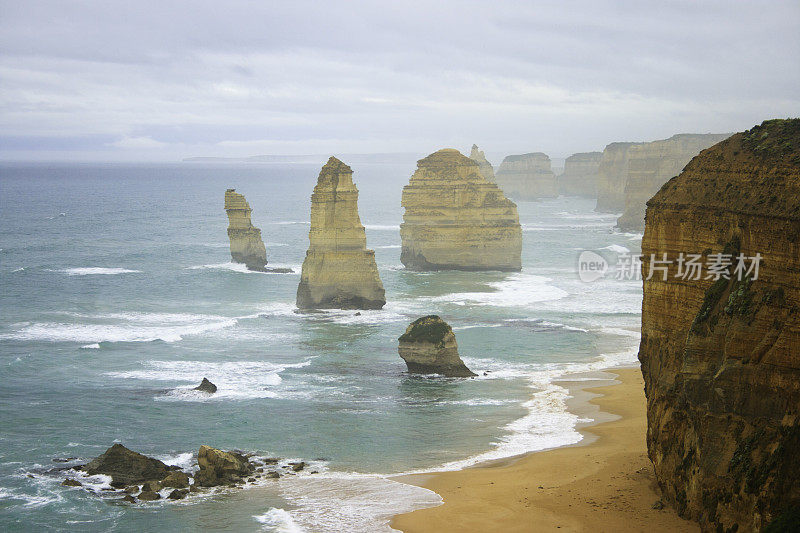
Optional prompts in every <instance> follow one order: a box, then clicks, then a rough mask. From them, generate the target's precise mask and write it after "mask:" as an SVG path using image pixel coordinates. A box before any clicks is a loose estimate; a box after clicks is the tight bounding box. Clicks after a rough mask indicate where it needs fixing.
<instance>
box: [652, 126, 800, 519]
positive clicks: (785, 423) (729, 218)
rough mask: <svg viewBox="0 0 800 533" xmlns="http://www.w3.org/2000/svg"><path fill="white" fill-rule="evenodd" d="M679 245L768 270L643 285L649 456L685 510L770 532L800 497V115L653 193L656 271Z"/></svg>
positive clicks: (733, 144) (733, 145)
mask: <svg viewBox="0 0 800 533" xmlns="http://www.w3.org/2000/svg"><path fill="white" fill-rule="evenodd" d="M681 252H683V253H697V254H703V256H704V258H703V259H704V261H702V262H703V263H704V264H705V260H707V259H709V254H711V253H720V252H724V253H731V254H733V256H734V261H733V262H734V264H735V263H736V260H735V257H736V255H737V254H739V253H741V254H744V256H746V257H750V256H755V255H756V254H759V253H760V254H761V256H762V260H761V263H760V267H759V271H758V276H757V279H756V277H755V275H754V273H751V274H750V275H749V276H747V277H745V278H744V279H743V280H742V281H739V280H738V275H737V274H735V269H734V268H733V267H731V268H729V269H728V272H729V273H730V274H731V279H730V280H726V279H725V278H724V277H721V278H720V280H719V281H714V280H713V279H704V278H705V277H706V274H707V273H708V269H704V270H703V275H702V276H701V279H698V280H693V279H681V278H680V277H675V275H676V273H677V267H676V266H673V267H672V268H670V272H669V277H668V279H667V280H666V281H664V280H662V274H660V273H656V274H655V275H654V276H653V278H652V279H650V280H646V281H645V282H644V301H643V306H642V340H641V346H640V351H639V360H640V361H641V364H642V374H643V375H644V380H645V393H646V396H647V415H648V432H647V444H648V450H649V455H650V459H651V460H652V462H653V465H654V467H655V473H656V477H657V479H658V483H659V485H660V486H661V489H662V491H663V493H664V497H665V498H666V499H667V500H669V501H670V502H671V503H672V504H673V505H674V506H675V507H676V508H677V509H678V512H679V513H680V514H681V515H682V516H684V517H686V518H691V519H694V520H698V521H699V522H700V523H701V525H702V527H703V529H704V530H706V531H736V530H738V531H759V530H761V529H762V528H763V527H764V526H765V525H766V524H768V523H769V522H770V521H772V520H775V519H776V518H777V517H778V516H779V515H780V514H781V513H782V512H783V511H784V509H786V508H787V507H791V506H794V507H797V506H799V505H800V476H798V473H797V472H798V465H797V458H798V457H800V419H799V418H798V417H799V416H800V120H790V121H789V120H787V121H782V120H776V121H767V122H765V123H764V124H762V125H761V126H757V127H755V128H753V129H752V130H750V131H747V132H744V133H738V134H735V135H733V136H732V137H730V138H729V139H727V140H725V141H722V142H720V143H719V144H717V145H715V146H713V147H711V148H708V149H706V150H704V151H703V152H702V153H701V154H700V155H698V156H697V157H695V158H694V159H693V160H692V161H691V162H690V163H689V164H688V165H686V168H685V169H684V171H683V172H682V173H681V174H680V175H679V176H677V177H675V178H673V179H671V180H670V181H669V182H667V184H665V185H664V186H663V187H662V188H661V190H660V191H659V192H658V193H657V194H656V195H655V196H654V197H653V198H652V199H651V200H650V201H649V202H648V204H647V213H646V223H645V232H644V239H643V241H642V253H643V270H642V272H643V273H644V274H645V277H646V274H647V273H648V272H649V265H650V260H649V259H650V254H656V257H657V258H661V257H662V255H661V254H663V253H666V254H668V255H667V257H668V258H670V259H673V260H674V259H676V258H677V257H678V254H679V253H681ZM732 528H733V529H732Z"/></svg>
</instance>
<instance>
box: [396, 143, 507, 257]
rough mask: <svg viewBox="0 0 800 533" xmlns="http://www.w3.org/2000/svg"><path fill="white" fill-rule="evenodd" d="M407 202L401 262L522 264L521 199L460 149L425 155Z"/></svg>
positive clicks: (406, 189) (405, 194)
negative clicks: (517, 200) (490, 179)
mask: <svg viewBox="0 0 800 533" xmlns="http://www.w3.org/2000/svg"><path fill="white" fill-rule="evenodd" d="M402 206H403V207H404V208H405V213H404V214H403V223H402V224H401V225H400V238H401V241H402V247H401V252H400V261H402V263H403V264H404V265H405V266H406V268H408V269H410V270H474V271H478V270H501V271H519V270H520V269H521V268H522V258H521V254H522V229H521V227H520V224H519V214H518V213H517V206H516V204H515V203H514V202H512V201H511V200H508V199H507V198H506V197H505V196H504V195H503V191H501V190H500V189H499V188H498V186H497V185H495V184H494V183H490V182H488V181H486V180H485V179H484V177H483V176H482V175H481V173H480V169H479V167H478V164H477V163H476V162H474V161H473V160H471V159H470V158H468V157H465V156H464V155H462V154H461V153H460V152H459V151H458V150H453V149H444V150H439V151H438V152H435V153H433V154H431V155H429V156H427V157H425V158H424V159H420V160H419V161H418V162H417V170H416V171H415V172H414V174H413V175H412V176H411V180H410V181H409V184H408V185H406V186H405V187H404V188H403V197H402Z"/></svg>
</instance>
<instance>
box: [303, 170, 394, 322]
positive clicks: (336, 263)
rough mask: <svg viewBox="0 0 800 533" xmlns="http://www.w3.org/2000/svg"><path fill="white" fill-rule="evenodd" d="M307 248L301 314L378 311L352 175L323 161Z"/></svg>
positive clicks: (374, 272)
mask: <svg viewBox="0 0 800 533" xmlns="http://www.w3.org/2000/svg"><path fill="white" fill-rule="evenodd" d="M308 238H309V241H310V246H309V248H308V252H306V258H305V260H304V261H303V271H302V273H301V275H300V285H299V286H298V287H297V307H299V308H300V309H330V308H335V309H380V308H381V307H383V306H384V304H385V303H386V299H385V297H384V290H383V283H381V278H380V276H379V275H378V267H377V265H376V264H375V252H374V251H373V250H367V236H366V233H365V232H364V226H363V225H362V224H361V219H360V218H359V216H358V189H357V188H356V186H355V185H354V184H353V171H352V170H351V169H350V167H349V166H347V165H345V164H344V163H342V162H341V161H339V160H338V159H336V158H335V157H331V158H330V159H328V162H327V163H326V164H325V166H323V167H322V171H321V172H320V173H319V177H318V178H317V185H316V187H314V193H313V194H312V195H311V230H310V231H309V233H308Z"/></svg>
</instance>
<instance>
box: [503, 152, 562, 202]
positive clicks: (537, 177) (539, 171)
mask: <svg viewBox="0 0 800 533" xmlns="http://www.w3.org/2000/svg"><path fill="white" fill-rule="evenodd" d="M495 181H496V182H497V185H498V186H499V187H500V188H501V189H502V190H503V192H504V193H505V194H506V195H507V196H508V197H509V198H513V199H515V200H537V199H539V198H555V197H556V196H558V183H557V182H556V176H555V174H553V171H552V170H551V168H550V157H548V156H547V154H543V153H541V152H535V153H530V154H520V155H510V156H507V157H506V158H505V159H503V162H502V163H500V168H498V169H497V173H496V174H495Z"/></svg>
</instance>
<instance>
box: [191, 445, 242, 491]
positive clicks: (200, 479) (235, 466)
mask: <svg viewBox="0 0 800 533" xmlns="http://www.w3.org/2000/svg"><path fill="white" fill-rule="evenodd" d="M197 464H198V466H199V467H200V470H199V471H198V472H197V474H195V476H194V480H195V483H197V484H198V485H200V486H201V487H216V486H217V485H229V484H231V483H236V482H239V481H241V480H242V479H244V478H245V477H247V476H249V475H250V474H252V473H253V471H254V470H255V467H254V466H253V465H252V464H250V461H249V460H248V459H247V457H245V456H244V455H242V454H239V453H236V452H225V451H222V450H218V449H216V448H212V447H211V446H205V445H203V446H200V451H199V452H197Z"/></svg>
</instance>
